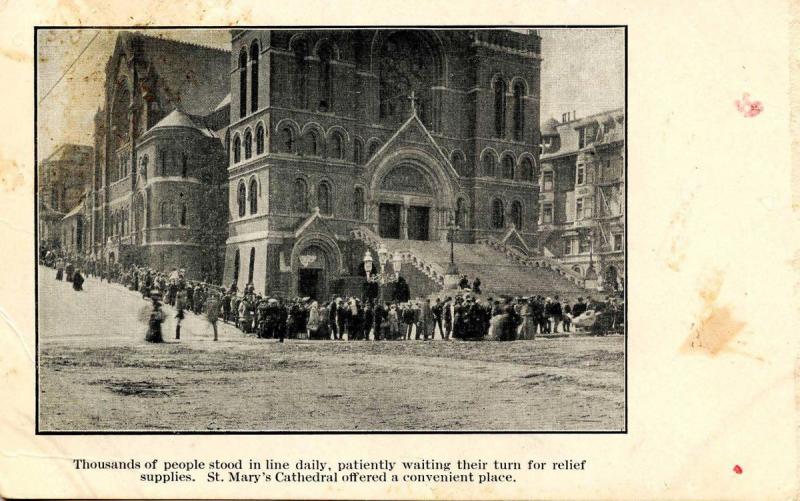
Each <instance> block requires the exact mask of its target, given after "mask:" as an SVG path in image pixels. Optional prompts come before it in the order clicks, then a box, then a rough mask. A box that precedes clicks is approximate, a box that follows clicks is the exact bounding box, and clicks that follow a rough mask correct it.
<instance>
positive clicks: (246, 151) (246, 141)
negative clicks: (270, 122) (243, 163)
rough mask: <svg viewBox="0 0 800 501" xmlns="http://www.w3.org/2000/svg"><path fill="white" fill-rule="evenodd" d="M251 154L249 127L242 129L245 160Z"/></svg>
mask: <svg viewBox="0 0 800 501" xmlns="http://www.w3.org/2000/svg"><path fill="white" fill-rule="evenodd" d="M252 156H253V133H252V132H250V129H247V130H246V131H244V158H245V160H247V159H248V158H250V157H252Z"/></svg>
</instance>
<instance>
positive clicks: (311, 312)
mask: <svg viewBox="0 0 800 501" xmlns="http://www.w3.org/2000/svg"><path fill="white" fill-rule="evenodd" d="M319 324H320V322H319V304H318V303H317V302H316V301H314V302H313V303H311V307H310V308H309V309H308V323H307V324H306V328H307V329H308V338H309V339H316V338H317V331H318V330H319Z"/></svg>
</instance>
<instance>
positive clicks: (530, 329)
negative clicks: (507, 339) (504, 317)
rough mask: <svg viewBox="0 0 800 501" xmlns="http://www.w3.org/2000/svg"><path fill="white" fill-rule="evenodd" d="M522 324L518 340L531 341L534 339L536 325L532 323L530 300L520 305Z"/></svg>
mask: <svg viewBox="0 0 800 501" xmlns="http://www.w3.org/2000/svg"><path fill="white" fill-rule="evenodd" d="M519 314H520V316H521V317H522V324H521V325H520V326H519V339H527V340H533V339H534V338H535V337H536V323H535V322H534V321H533V307H532V305H531V298H528V300H527V301H525V302H524V303H523V304H522V308H521V309H520V312H519Z"/></svg>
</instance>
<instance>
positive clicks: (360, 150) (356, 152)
mask: <svg viewBox="0 0 800 501" xmlns="http://www.w3.org/2000/svg"><path fill="white" fill-rule="evenodd" d="M353 163H355V164H356V165H362V164H363V163H364V142H363V141H361V139H360V138H355V140H354V141H353Z"/></svg>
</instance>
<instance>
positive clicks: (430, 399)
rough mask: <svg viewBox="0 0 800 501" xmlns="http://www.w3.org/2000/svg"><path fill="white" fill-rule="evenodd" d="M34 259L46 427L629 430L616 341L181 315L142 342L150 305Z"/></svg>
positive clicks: (619, 339) (118, 288)
mask: <svg viewBox="0 0 800 501" xmlns="http://www.w3.org/2000/svg"><path fill="white" fill-rule="evenodd" d="M54 275H55V273H54V272H52V271H51V270H50V269H48V268H40V287H39V290H40V297H39V314H40V327H39V329H40V330H39V350H40V371H39V376H40V401H39V403H40V429H41V430H43V431H67V430H86V431H90V430H91V431H122V430H162V431H209V430H231V431H232V430H242V431H244V430H248V431H270V430H291V431H312V430H347V431H352V430H363V431H367V430H397V431H414V430H438V431H463V430H476V431H477V430H481V431H482V430H486V431H497V430H531V431H549V430H567V431H573V430H593V431H599V430H610V431H621V430H623V427H624V413H625V408H624V407H625V399H624V352H623V349H624V338H623V337H621V336H611V337H604V338H598V337H566V338H554V339H541V338H540V339H536V340H535V341H517V342H511V343H498V342H459V341H449V342H445V341H441V340H438V339H437V340H435V341H427V342H425V341H394V342H385V341H381V342H375V341H298V340H288V341H287V342H286V343H284V344H279V343H277V342H275V341H273V340H260V339H257V338H254V337H251V336H245V335H244V334H242V333H241V332H240V331H238V330H236V329H235V328H233V327H232V326H229V325H222V324H220V340H219V341H218V342H214V341H212V333H211V327H210V325H209V324H208V323H207V322H205V321H204V320H203V318H202V317H195V316H193V315H190V316H189V318H188V319H187V320H186V321H184V323H183V327H182V331H181V338H182V339H181V340H180V341H174V340H171V339H170V338H172V337H174V336H173V335H172V332H173V330H174V324H173V323H172V322H173V321H172V320H170V321H168V322H167V323H166V324H165V326H164V332H165V338H166V339H167V340H168V342H167V343H165V344H160V345H156V344H150V343H146V342H145V341H144V331H145V325H144V324H143V323H141V321H140V320H139V316H140V311H141V310H142V309H143V308H146V307H147V304H148V303H146V302H145V301H144V300H143V299H141V296H139V295H138V294H136V293H134V292H131V291H128V290H125V289H124V288H123V287H121V286H119V285H113V284H106V283H102V284H101V283H99V282H98V281H97V280H95V279H88V280H87V282H86V284H85V286H86V289H87V290H86V291H84V292H80V293H78V292H74V291H72V289H71V287H70V285H69V284H67V283H64V282H56V281H55V279H54Z"/></svg>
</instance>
